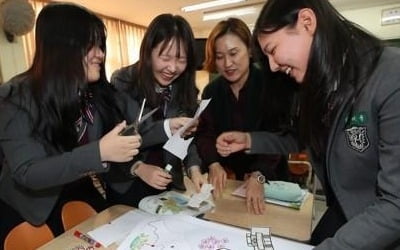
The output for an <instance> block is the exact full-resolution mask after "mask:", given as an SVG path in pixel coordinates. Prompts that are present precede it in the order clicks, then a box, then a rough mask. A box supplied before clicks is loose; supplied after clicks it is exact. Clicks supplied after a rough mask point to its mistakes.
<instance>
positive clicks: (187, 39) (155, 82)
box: [107, 14, 201, 206]
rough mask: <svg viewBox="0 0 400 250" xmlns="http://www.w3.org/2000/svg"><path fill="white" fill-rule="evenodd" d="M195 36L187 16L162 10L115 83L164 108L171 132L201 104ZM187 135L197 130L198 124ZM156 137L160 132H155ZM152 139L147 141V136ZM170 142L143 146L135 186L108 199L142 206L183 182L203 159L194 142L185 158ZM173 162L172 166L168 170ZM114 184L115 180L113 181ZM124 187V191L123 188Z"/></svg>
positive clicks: (157, 117)
mask: <svg viewBox="0 0 400 250" xmlns="http://www.w3.org/2000/svg"><path fill="white" fill-rule="evenodd" d="M195 67H196V66H195V51H194V36H193V32H192V29H191V27H190V25H189V23H188V22H187V21H186V20H185V19H184V18H183V17H181V16H177V15H172V14H161V15H159V16H157V17H155V18H154V19H153V21H152V22H151V23H150V25H149V27H148V28H147V30H146V33H145V35H144V37H143V41H142V44H141V47H140V58H139V61H138V62H137V63H135V64H133V65H129V66H127V67H124V68H122V69H119V70H117V71H116V72H114V74H113V75H112V77H111V82H112V83H113V84H114V85H115V86H116V87H117V89H119V90H121V91H123V92H125V93H127V94H128V95H129V96H130V97H131V98H132V99H133V100H136V102H138V103H142V101H143V99H144V98H146V106H147V107H148V108H150V109H153V108H159V109H158V111H157V112H156V113H155V114H154V115H153V118H154V119H153V120H154V121H155V122H165V124H166V125H165V127H166V131H168V130H170V129H171V133H172V134H174V133H175V132H176V130H177V129H176V128H179V127H180V126H181V125H183V124H185V123H186V122H188V121H190V120H191V118H190V117H192V116H193V115H194V112H195V110H196V108H197V94H198V90H197V88H196V85H195V70H196V69H195ZM196 125H197V124H195V126H193V127H191V128H189V129H188V131H186V134H191V133H192V132H193V131H194V130H195V127H196ZM153 137H154V138H158V137H160V136H159V135H158V134H157V133H153ZM143 143H146V140H145V139H144V140H143ZM163 144H164V143H158V144H153V145H152V146H150V147H146V148H143V149H142V150H141V152H142V163H140V164H136V165H135V167H134V168H132V169H131V178H132V177H134V179H133V180H132V185H131V187H130V188H129V189H128V190H126V189H125V190H122V189H119V190H116V189H108V193H107V198H108V199H109V201H110V202H112V203H124V204H129V205H134V206H137V205H138V203H139V201H140V199H142V198H143V197H145V196H148V195H151V194H157V193H160V192H162V191H164V190H166V189H169V188H171V187H172V186H174V187H175V188H178V189H185V187H184V185H183V172H182V171H183V170H182V167H183V165H184V166H185V168H186V169H190V168H198V167H199V166H200V164H201V161H200V158H199V156H198V154H197V149H196V147H195V145H194V144H193V143H192V144H191V146H190V147H189V150H188V155H187V157H186V158H185V159H184V161H183V162H182V161H181V160H180V159H179V158H177V157H176V156H174V155H172V154H171V153H169V152H167V151H166V150H164V149H163ZM167 164H170V165H171V166H172V170H171V171H170V172H169V173H168V172H167V171H165V170H164V168H165V166H166V165H167ZM110 183H111V182H110ZM121 191H122V192H121Z"/></svg>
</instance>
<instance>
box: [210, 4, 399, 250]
mask: <svg viewBox="0 0 400 250" xmlns="http://www.w3.org/2000/svg"><path fill="white" fill-rule="evenodd" d="M254 36H255V37H256V39H257V41H258V47H259V49H260V51H262V53H263V54H264V61H265V66H268V67H269V68H270V70H271V71H280V72H283V73H285V74H287V75H289V76H290V77H292V78H293V79H295V80H296V82H298V83H299V85H300V96H301V98H300V113H299V134H298V135H295V134H286V135H277V134H273V133H268V132H255V133H238V132H233V133H232V132H228V133H225V134H222V135H221V136H220V137H219V138H218V141H217V147H218V150H219V153H220V154H222V155H224V156H226V155H229V154H230V153H232V152H236V151H238V150H245V149H247V150H248V151H249V152H250V153H271V152H290V151H292V152H293V151H296V150H298V149H299V147H298V145H299V142H302V143H303V144H304V145H305V146H307V148H308V149H309V152H310V156H311V157H312V163H313V167H314V168H315V171H316V174H317V175H318V177H319V179H320V180H321V182H322V185H323V187H324V190H325V194H326V197H327V205H328V210H327V211H326V212H325V214H324V215H323V217H322V218H321V220H320V222H319V223H318V225H317V227H316V228H315V230H314V231H313V234H312V237H311V243H312V244H314V245H317V247H316V248H315V249H363V250H364V249H399V248H400V236H399V232H400V182H399V178H400V132H399V131H400V130H399V128H400V71H399V68H400V50H399V49H398V48H391V47H384V46H383V45H382V44H381V41H380V40H379V39H377V38H375V37H374V36H373V35H371V34H369V33H368V32H366V31H364V30H363V29H362V28H360V27H359V26H357V25H355V24H354V23H352V22H350V21H349V20H347V19H346V18H344V17H343V16H341V15H340V14H339V13H338V12H337V10H335V9H334V7H332V5H331V4H330V2H329V1H321V0H297V1H292V0H269V1H268V2H267V3H266V4H265V6H264V8H263V10H262V11H261V14H260V16H259V18H258V21H257V23H256V26H255V32H254Z"/></svg>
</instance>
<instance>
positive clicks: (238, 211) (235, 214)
mask: <svg viewBox="0 0 400 250" xmlns="http://www.w3.org/2000/svg"><path fill="white" fill-rule="evenodd" d="M241 184H242V182H241V181H235V180H228V182H227V188H226V189H225V190H224V193H223V196H222V198H220V199H217V200H216V201H215V205H216V206H215V209H214V211H212V212H210V213H207V214H205V216H204V218H205V219H208V220H211V221H216V222H220V223H224V224H229V225H234V226H237V227H243V228H251V227H254V226H263V227H271V233H272V234H273V235H277V236H280V237H283V238H288V239H293V240H297V241H302V242H306V241H308V240H309V239H310V236H311V223H312V211H313V201H314V198H313V196H312V194H310V195H309V196H308V198H307V200H306V201H305V203H304V204H303V206H302V207H301V209H300V210H296V209H292V208H287V207H282V206H278V205H273V204H269V203H267V204H266V210H265V213H264V214H263V215H255V214H251V213H248V212H247V207H246V201H245V199H244V198H240V197H236V196H233V195H231V193H232V192H233V190H235V189H236V188H237V187H239V186H240V185H241Z"/></svg>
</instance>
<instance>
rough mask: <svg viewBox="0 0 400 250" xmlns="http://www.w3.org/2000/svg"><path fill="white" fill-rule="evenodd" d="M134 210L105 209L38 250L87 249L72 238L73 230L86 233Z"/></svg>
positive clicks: (82, 242)
mask: <svg viewBox="0 0 400 250" xmlns="http://www.w3.org/2000/svg"><path fill="white" fill-rule="evenodd" d="M132 209H135V208H132V207H129V206H125V205H116V206H112V207H109V208H107V209H105V210H104V211H102V212H100V213H98V214H97V215H94V216H92V217H90V218H89V219H87V220H85V221H84V222H82V223H81V224H79V225H77V226H75V227H73V228H71V229H70V230H68V231H66V232H65V233H63V234H61V235H60V236H58V237H57V238H55V239H54V240H52V241H50V242H48V243H47V244H45V245H44V246H42V247H40V248H38V249H40V250H54V249H58V250H64V249H65V250H67V249H68V250H72V249H76V250H78V248H76V247H77V246H83V247H88V246H89V244H88V243H86V242H84V241H83V240H81V239H78V238H77V237H75V236H74V232H75V230H79V231H80V232H82V233H87V232H89V231H91V230H93V229H95V228H97V227H99V226H102V225H104V224H107V223H109V222H111V221H112V220H114V219H115V218H117V217H119V216H120V215H123V214H124V213H126V212H128V211H130V210H132ZM117 247H118V246H117V245H116V244H115V243H113V244H112V245H111V246H110V247H108V248H104V247H101V248H95V249H99V250H100V249H117Z"/></svg>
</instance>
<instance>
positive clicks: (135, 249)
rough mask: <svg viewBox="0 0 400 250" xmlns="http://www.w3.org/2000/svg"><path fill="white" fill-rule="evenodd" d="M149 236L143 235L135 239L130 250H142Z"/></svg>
mask: <svg viewBox="0 0 400 250" xmlns="http://www.w3.org/2000/svg"><path fill="white" fill-rule="evenodd" d="M148 240H149V236H148V235H146V234H144V233H141V234H139V236H137V237H136V238H134V239H133V240H132V242H131V244H130V249H131V250H140V249H142V247H143V246H144V245H145V244H146V243H147V242H148Z"/></svg>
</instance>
